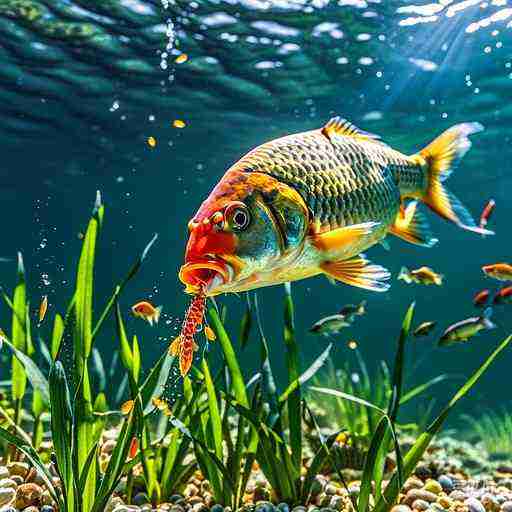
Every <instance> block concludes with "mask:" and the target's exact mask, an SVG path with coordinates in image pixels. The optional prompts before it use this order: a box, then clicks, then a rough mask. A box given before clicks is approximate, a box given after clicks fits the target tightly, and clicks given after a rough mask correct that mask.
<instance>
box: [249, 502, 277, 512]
mask: <svg viewBox="0 0 512 512" xmlns="http://www.w3.org/2000/svg"><path fill="white" fill-rule="evenodd" d="M254 510H255V512H274V505H272V503H270V502H268V501H263V502H260V503H258V504H257V505H256V508H255V509H254Z"/></svg>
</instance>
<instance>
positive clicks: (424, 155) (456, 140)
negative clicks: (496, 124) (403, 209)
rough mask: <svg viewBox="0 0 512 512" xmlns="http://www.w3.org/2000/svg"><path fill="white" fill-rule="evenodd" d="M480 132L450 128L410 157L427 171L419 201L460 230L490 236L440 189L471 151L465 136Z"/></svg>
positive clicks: (473, 127)
mask: <svg viewBox="0 0 512 512" xmlns="http://www.w3.org/2000/svg"><path fill="white" fill-rule="evenodd" d="M483 129H484V128H483V126H482V125H481V124H480V123H462V124H457V125H455V126H452V127H451V128H449V129H448V130H446V131H445V132H443V133H442V134H441V135H439V137H437V138H436V139H434V140H433V141H432V142H431V143H430V144H429V145H428V146H427V147H426V148H424V149H422V150H421V151H420V152H419V154H417V155H414V156H413V159H415V160H416V161H417V162H418V163H419V164H420V165H424V166H426V167H427V171H426V172H427V189H426V191H425V192H424V194H423V196H422V197H421V199H422V201H423V202H424V203H426V204H427V205H428V206H429V207H430V208H431V209H432V210H434V211H435V212H436V213H437V214H438V215H440V216H441V217H443V218H444V219H447V220H449V221H451V222H453V223H455V224H457V225H458V226H459V227H461V228H463V229H467V230H468V231H474V232H476V233H480V234H483V235H493V234H494V233H493V232H492V231H489V230H487V229H483V228H480V227H478V226H477V224H476V222H475V221H474V219H473V217H472V216H471V214H470V213H469V211H468V210H467V209H466V207H465V206H464V205H463V204H462V203H461V202H460V201H459V200H458V199H457V198H456V197H455V196H454V195H453V194H452V193H451V192H450V191H449V190H448V189H447V188H446V187H445V186H444V185H443V182H444V181H445V180H446V179H448V178H449V177H450V175H451V173H452V171H453V170H454V169H455V167H456V166H457V164H458V163H459V161H460V159H461V158H462V157H463V156H464V155H465V154H466V153H467V151H468V150H469V148H470V147H471V142H470V140H469V136H470V135H473V134H475V133H478V132H481V131H482V130H483Z"/></svg>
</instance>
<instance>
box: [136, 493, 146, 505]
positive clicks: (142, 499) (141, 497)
mask: <svg viewBox="0 0 512 512" xmlns="http://www.w3.org/2000/svg"><path fill="white" fill-rule="evenodd" d="M147 502H148V497H147V496H146V495H145V494H144V493H143V492H139V493H137V494H136V495H135V496H134V497H133V503H134V504H135V505H139V506H140V505H144V504H145V503H147Z"/></svg>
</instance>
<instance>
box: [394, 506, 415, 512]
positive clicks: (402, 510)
mask: <svg viewBox="0 0 512 512" xmlns="http://www.w3.org/2000/svg"><path fill="white" fill-rule="evenodd" d="M391 512H411V507H408V506H407V505H395V506H394V507H393V508H392V509H391Z"/></svg>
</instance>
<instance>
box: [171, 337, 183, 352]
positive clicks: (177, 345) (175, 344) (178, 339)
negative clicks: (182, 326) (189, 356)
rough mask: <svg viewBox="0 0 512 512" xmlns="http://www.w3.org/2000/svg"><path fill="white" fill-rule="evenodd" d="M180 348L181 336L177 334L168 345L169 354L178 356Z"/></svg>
mask: <svg viewBox="0 0 512 512" xmlns="http://www.w3.org/2000/svg"><path fill="white" fill-rule="evenodd" d="M180 350H181V336H177V337H176V338H175V339H174V341H173V342H172V343H171V346H170V347H169V354H170V355H171V356H174V357H176V356H178V355H179V354H180Z"/></svg>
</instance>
